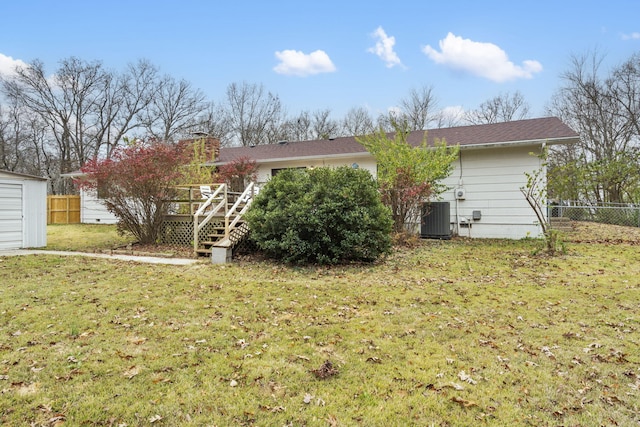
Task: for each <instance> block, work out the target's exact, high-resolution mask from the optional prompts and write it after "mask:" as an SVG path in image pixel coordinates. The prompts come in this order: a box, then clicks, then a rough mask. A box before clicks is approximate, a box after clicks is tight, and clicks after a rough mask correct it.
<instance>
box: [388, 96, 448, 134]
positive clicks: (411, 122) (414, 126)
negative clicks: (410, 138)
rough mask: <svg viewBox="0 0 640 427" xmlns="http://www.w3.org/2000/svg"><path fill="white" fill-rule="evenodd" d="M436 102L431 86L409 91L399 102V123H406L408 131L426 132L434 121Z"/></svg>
mask: <svg viewBox="0 0 640 427" xmlns="http://www.w3.org/2000/svg"><path fill="white" fill-rule="evenodd" d="M437 104H438V101H437V99H436V96H435V94H434V91H433V86H423V87H421V88H420V89H415V88H414V89H411V91H410V92H409V95H408V96H407V97H406V98H403V99H401V100H400V115H399V116H398V117H397V118H398V119H399V121H404V122H406V124H407V126H408V127H409V129H410V130H426V129H427V128H428V127H429V125H430V124H431V123H432V122H433V121H434V120H435V119H436V108H437Z"/></svg>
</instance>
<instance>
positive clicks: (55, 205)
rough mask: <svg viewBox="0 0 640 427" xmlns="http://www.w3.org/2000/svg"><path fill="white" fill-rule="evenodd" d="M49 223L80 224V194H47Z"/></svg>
mask: <svg viewBox="0 0 640 427" xmlns="http://www.w3.org/2000/svg"><path fill="white" fill-rule="evenodd" d="M47 224H80V196H47Z"/></svg>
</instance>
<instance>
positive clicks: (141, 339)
mask: <svg viewBox="0 0 640 427" xmlns="http://www.w3.org/2000/svg"><path fill="white" fill-rule="evenodd" d="M127 341H128V342H129V343H130V344H135V345H140V344H144V343H145V342H146V341H147V339H146V338H144V337H129V338H127Z"/></svg>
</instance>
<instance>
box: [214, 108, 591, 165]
mask: <svg viewBox="0 0 640 427" xmlns="http://www.w3.org/2000/svg"><path fill="white" fill-rule="evenodd" d="M426 132H427V143H428V145H430V146H433V144H434V142H435V141H436V140H440V141H442V140H444V141H446V143H447V145H459V146H460V149H472V148H487V147H496V146H513V145H539V144H542V143H546V144H549V145H551V144H569V143H574V142H576V141H577V140H578V134H577V133H576V132H575V131H573V130H572V129H571V128H569V127H568V126H567V125H565V124H564V123H563V122H561V121H560V119H558V118H557V117H545V118H539V119H528V120H517V121H512V122H505V123H495V124H488V125H473V126H459V127H452V128H441V129H430V130H428V131H426ZM424 134H425V131H413V132H411V133H410V134H409V135H408V137H407V142H409V143H410V144H412V145H414V146H417V145H420V143H421V142H422V140H423V137H424ZM389 135H390V136H391V137H392V136H393V134H392V133H391V134H389ZM354 156H356V157H357V156H369V153H368V152H367V151H366V150H365V148H364V147H363V146H362V145H361V144H360V143H359V142H358V141H356V138H355V137H343V138H334V139H322V140H315V141H299V142H284V143H279V144H266V145H256V146H252V147H226V148H225V147H223V148H221V149H220V156H219V158H218V159H217V161H216V164H224V163H228V162H230V161H232V160H235V159H238V158H241V157H248V158H250V159H252V160H255V161H256V162H258V163H266V162H276V161H282V160H295V159H311V158H339V157H354Z"/></svg>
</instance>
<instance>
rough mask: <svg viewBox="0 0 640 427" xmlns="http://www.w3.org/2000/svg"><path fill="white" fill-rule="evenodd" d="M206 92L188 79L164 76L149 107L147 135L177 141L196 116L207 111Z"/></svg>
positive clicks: (146, 116) (191, 125) (146, 126)
mask: <svg viewBox="0 0 640 427" xmlns="http://www.w3.org/2000/svg"><path fill="white" fill-rule="evenodd" d="M206 108H207V105H206V103H205V96H204V94H203V93H202V92H201V91H200V90H198V89H194V88H193V87H192V86H191V84H190V83H189V82H187V81H186V80H175V79H174V78H173V77H170V76H165V77H164V78H162V80H161V81H160V82H159V87H158V90H157V91H156V92H155V96H154V97H153V99H152V101H151V106H150V108H148V109H147V110H146V115H145V118H144V127H145V129H146V131H147V135H150V136H152V137H154V138H156V139H158V140H160V141H174V140H175V139H177V138H179V137H182V136H186V135H188V130H189V129H192V128H193V126H194V124H195V123H196V120H197V117H198V116H199V115H200V114H201V113H202V112H203V111H205V109H206Z"/></svg>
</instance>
